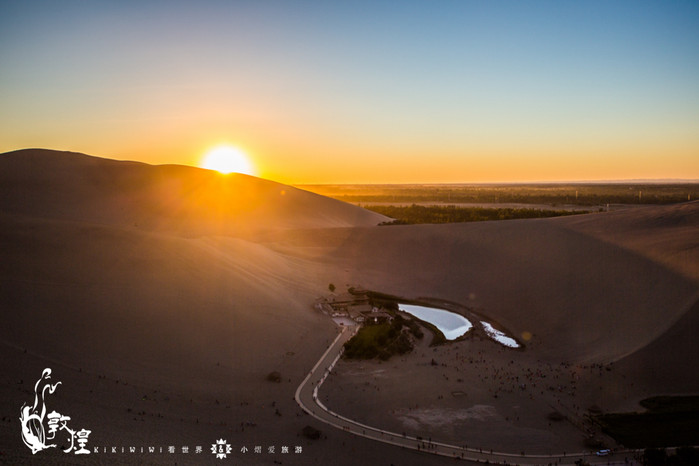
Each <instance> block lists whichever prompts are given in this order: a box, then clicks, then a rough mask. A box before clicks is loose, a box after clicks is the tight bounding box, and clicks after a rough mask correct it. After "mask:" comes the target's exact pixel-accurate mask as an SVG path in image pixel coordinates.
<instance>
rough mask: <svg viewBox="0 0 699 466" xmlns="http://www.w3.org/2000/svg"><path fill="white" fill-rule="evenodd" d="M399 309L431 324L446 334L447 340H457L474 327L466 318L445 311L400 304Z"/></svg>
mask: <svg viewBox="0 0 699 466" xmlns="http://www.w3.org/2000/svg"><path fill="white" fill-rule="evenodd" d="M398 309H400V310H401V311H404V312H407V313H408V314H411V315H414V316H415V317H417V318H418V319H420V320H424V321H425V322H429V323H431V324H432V325H434V326H435V327H437V328H438V329H439V330H440V331H441V332H442V333H443V334H444V337H445V338H446V339H447V340H455V339H457V338H459V337H460V336H462V335H463V334H465V333H466V332H468V331H469V330H470V329H471V327H473V324H471V322H469V321H468V319H466V318H465V317H464V316H461V315H459V314H455V313H453V312H449V311H445V310H443V309H435V308H433V307H424V306H415V305H413V304H398Z"/></svg>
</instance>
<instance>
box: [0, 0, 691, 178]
mask: <svg viewBox="0 0 699 466" xmlns="http://www.w3.org/2000/svg"><path fill="white" fill-rule="evenodd" d="M221 144H228V145H233V146H236V147H238V148H240V149H241V150H243V151H244V152H245V153H246V154H247V155H248V157H249V158H250V161H251V163H252V164H253V165H254V166H255V174H256V175H257V176H260V177H263V178H268V179H273V180H276V181H281V182H284V183H291V184H303V183H462V182H463V183H468V182H523V181H570V180H578V181H580V180H622V179H672V178H678V179H679V178H681V179H699V2H697V1H695V0H690V1H679V0H678V1H674V0H670V1H657V2H651V1H642V0H636V1H622V0H604V1H596V0H585V1H566V0H557V1H538V0H531V1H500V0H486V1H476V0H460V1H427V0H425V1H410V0H404V1H381V0H371V1H363V0H353V1H347V2H329V1H300V0H285V1H272V0H269V1H267V0H250V1H243V0H239V1H236V0H228V1H205V0H202V1H197V2H194V1H192V2H178V1H147V0H141V1H109V2H106V1H104V2H103V1H71V0H64V1H61V2H55V1H44V2H40V1H32V0H17V1H14V0H2V1H0V152H6V151H11V150H16V149H22V148H29V147H42V148H49V149H58V150H71V151H76V152H83V153H87V154H90V155H96V156H100V157H107V158H114V159H119V160H139V161H143V162H147V163H152V164H164V163H175V164H186V165H195V166H198V165H200V164H201V159H202V157H203V155H204V154H205V153H206V152H207V150H209V149H210V148H211V147H214V146H217V145H221Z"/></svg>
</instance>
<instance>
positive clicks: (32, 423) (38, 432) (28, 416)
mask: <svg viewBox="0 0 699 466" xmlns="http://www.w3.org/2000/svg"><path fill="white" fill-rule="evenodd" d="M50 378H51V369H49V368H46V369H44V372H43V373H42V374H41V378H40V379H39V380H37V382H36V385H35V386H34V406H31V407H30V406H27V405H26V404H25V405H23V406H22V411H21V413H20V417H19V421H20V423H21V424H22V440H23V441H24V444H25V445H26V446H28V447H29V449H31V451H32V454H36V453H37V452H39V451H41V450H45V449H47V448H54V447H56V444H55V443H52V444H48V445H47V443H46V442H47V441H51V440H54V439H55V438H56V432H58V431H59V430H65V431H66V432H68V434H70V446H69V447H68V448H66V449H65V450H63V452H64V453H70V452H71V451H73V450H75V454H76V455H89V454H90V451H89V450H87V449H86V448H85V445H86V444H87V438H88V437H89V436H90V433H91V432H92V431H89V430H85V429H81V430H79V431H77V432H76V431H74V430H73V429H71V428H70V427H68V421H70V417H68V416H64V415H62V414H60V413H57V412H56V411H52V412H50V413H49V414H48V415H47V414H46V402H45V400H44V398H45V396H46V391H47V390H48V392H49V394H52V393H53V392H55V391H56V387H58V385H59V384H60V383H61V382H56V383H55V384H51V383H49V379H50ZM45 418H48V421H47V422H46V427H48V435H47V433H46V429H45V426H44V419H45ZM76 441H77V445H75V443H76ZM78 447H79V448H78Z"/></svg>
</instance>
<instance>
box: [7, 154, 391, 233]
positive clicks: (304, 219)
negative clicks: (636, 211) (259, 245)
mask: <svg viewBox="0 0 699 466" xmlns="http://www.w3.org/2000/svg"><path fill="white" fill-rule="evenodd" d="M0 189H1V190H2V191H0V210H2V211H4V212H14V213H19V214H22V215H30V216H34V217H42V218H52V219H63V220H74V221H86V222H90V223H100V224H106V225H115V226H125V227H134V228H141V229H146V230H154V231H161V232H163V231H167V232H175V233H178V234H184V235H189V236H194V235H204V234H208V235H211V234H220V235H222V234H225V235H231V234H235V235H251V234H254V233H256V232H258V231H259V230H263V229H279V228H318V227H339V226H370V225H376V224H378V223H380V222H382V221H384V220H386V218H385V217H384V216H382V215H379V214H376V213H373V212H369V211H366V210H364V209H360V208H358V207H356V206H353V205H350V204H346V203H343V202H339V201H336V200H333V199H329V198H325V197H322V196H319V195H316V194H313V193H309V192H307V191H302V190H299V189H296V188H293V187H290V186H285V185H281V184H279V183H275V182H272V181H267V180H262V179H259V178H255V177H251V176H247V175H240V174H231V175H225V176H224V175H220V174H218V173H216V172H212V171H209V170H201V169H198V168H193V167H185V166H176V165H170V166H167V165H165V166H151V165H147V164H143V163H138V162H119V161H115V160H107V159H100V158H97V157H91V156H87V155H84V154H77V153H73V152H58V151H50V150H42V149H28V150H20V151H16V152H10V153H6V154H3V155H1V156H0Z"/></svg>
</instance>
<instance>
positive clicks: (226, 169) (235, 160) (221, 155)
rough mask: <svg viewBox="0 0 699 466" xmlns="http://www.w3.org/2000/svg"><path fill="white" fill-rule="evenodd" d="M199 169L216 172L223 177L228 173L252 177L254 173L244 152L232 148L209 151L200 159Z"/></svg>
mask: <svg viewBox="0 0 699 466" xmlns="http://www.w3.org/2000/svg"><path fill="white" fill-rule="evenodd" d="M201 167H202V168H206V169H208V170H216V171H217V172H220V173H223V174H224V175H227V174H229V173H242V174H243V175H254V173H255V170H254V168H253V166H252V163H250V159H249V157H248V156H247V155H246V154H245V152H243V151H242V150H240V149H238V148H237V147H233V146H217V147H214V148H213V149H211V150H209V151H208V152H207V153H206V154H205V155H204V157H203V159H202V162H201Z"/></svg>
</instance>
